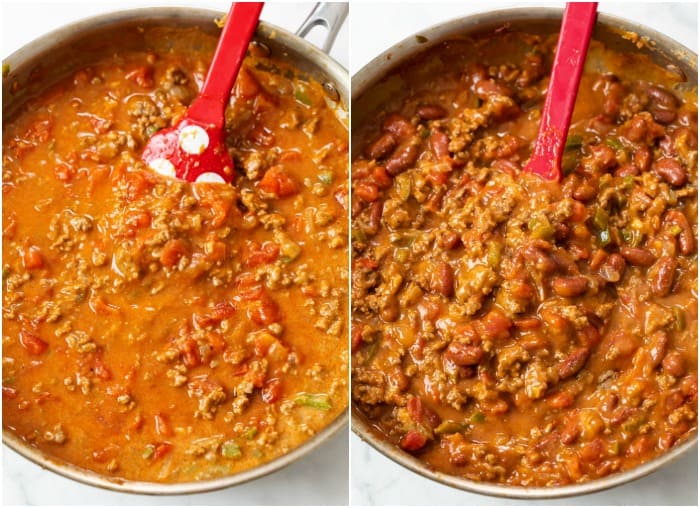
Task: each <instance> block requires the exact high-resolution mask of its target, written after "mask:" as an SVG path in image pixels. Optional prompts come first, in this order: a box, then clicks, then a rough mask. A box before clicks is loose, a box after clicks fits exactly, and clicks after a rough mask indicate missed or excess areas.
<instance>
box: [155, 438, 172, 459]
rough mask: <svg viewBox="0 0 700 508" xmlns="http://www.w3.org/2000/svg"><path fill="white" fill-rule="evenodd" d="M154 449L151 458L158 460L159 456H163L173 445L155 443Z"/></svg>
mask: <svg viewBox="0 0 700 508" xmlns="http://www.w3.org/2000/svg"><path fill="white" fill-rule="evenodd" d="M155 446H156V450H155V452H154V453H153V460H158V459H160V458H163V457H165V456H166V455H167V454H168V453H170V450H172V449H173V445H172V444H170V443H167V442H166V443H157V444H156V445H155Z"/></svg>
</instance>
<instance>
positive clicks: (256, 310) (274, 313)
mask: <svg viewBox="0 0 700 508" xmlns="http://www.w3.org/2000/svg"><path fill="white" fill-rule="evenodd" d="M248 317H249V318H250V319H252V320H253V321H254V322H255V323H256V324H258V325H261V326H267V325H271V324H272V323H276V322H278V321H279V320H280V317H281V315H280V308H279V305H277V302H275V301H274V300H273V299H272V298H270V297H269V296H267V295H265V296H264V297H263V298H261V299H259V300H255V301H254V302H253V305H252V306H251V307H250V308H249V309H248Z"/></svg>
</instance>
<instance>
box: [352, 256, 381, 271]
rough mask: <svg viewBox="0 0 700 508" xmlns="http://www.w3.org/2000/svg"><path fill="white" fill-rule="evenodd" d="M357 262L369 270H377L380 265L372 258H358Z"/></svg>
mask: <svg viewBox="0 0 700 508" xmlns="http://www.w3.org/2000/svg"><path fill="white" fill-rule="evenodd" d="M356 263H357V264H358V265H360V266H361V267H362V268H367V269H368V270H375V269H376V268H377V267H378V266H379V265H378V264H377V262H376V261H374V260H373V259H370V258H358V259H357V260H356Z"/></svg>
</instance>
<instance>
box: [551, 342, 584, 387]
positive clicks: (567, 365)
mask: <svg viewBox="0 0 700 508" xmlns="http://www.w3.org/2000/svg"><path fill="white" fill-rule="evenodd" d="M589 353H590V352H589V350H588V348H585V347H580V348H576V349H574V350H573V351H571V352H570V353H569V354H568V355H567V357H566V358H564V359H563V360H562V361H561V363H559V365H558V366H557V372H558V374H559V379H560V380H562V379H568V378H570V377H571V376H574V375H576V374H578V372H579V371H580V370H581V369H582V368H583V366H584V365H585V364H586V360H588V355H589Z"/></svg>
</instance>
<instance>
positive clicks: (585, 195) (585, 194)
mask: <svg viewBox="0 0 700 508" xmlns="http://www.w3.org/2000/svg"><path fill="white" fill-rule="evenodd" d="M596 194H597V191H596V189H595V188H594V187H593V186H592V185H590V184H589V183H588V182H583V183H582V184H581V185H579V186H578V187H576V188H575V189H574V191H573V193H572V196H573V198H574V199H577V200H579V201H582V202H584V203H585V202H587V201H590V200H591V199H593V198H594V197H595V196H596Z"/></svg>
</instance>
